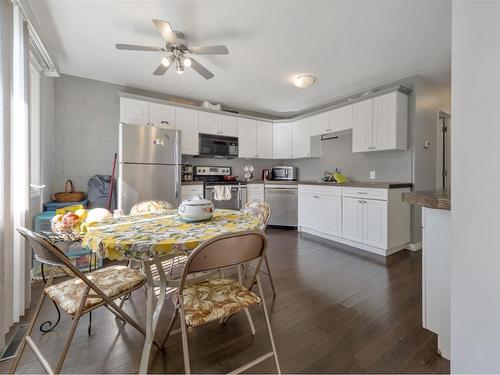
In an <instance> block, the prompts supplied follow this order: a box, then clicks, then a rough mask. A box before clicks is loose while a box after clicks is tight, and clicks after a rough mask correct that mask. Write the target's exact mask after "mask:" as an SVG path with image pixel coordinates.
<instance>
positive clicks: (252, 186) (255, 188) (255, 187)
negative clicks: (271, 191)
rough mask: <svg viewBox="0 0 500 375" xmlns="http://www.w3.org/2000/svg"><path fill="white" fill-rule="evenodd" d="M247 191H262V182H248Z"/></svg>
mask: <svg viewBox="0 0 500 375" xmlns="http://www.w3.org/2000/svg"><path fill="white" fill-rule="evenodd" d="M247 191H256V192H261V191H262V192H263V191H264V184H248V185H247Z"/></svg>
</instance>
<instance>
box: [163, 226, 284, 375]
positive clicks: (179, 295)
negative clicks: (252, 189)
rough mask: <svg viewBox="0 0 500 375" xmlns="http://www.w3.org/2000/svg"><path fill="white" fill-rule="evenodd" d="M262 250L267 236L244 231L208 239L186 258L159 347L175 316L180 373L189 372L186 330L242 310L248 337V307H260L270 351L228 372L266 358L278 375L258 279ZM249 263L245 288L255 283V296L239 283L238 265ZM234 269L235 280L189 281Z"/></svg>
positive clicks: (243, 369)
mask: <svg viewBox="0 0 500 375" xmlns="http://www.w3.org/2000/svg"><path fill="white" fill-rule="evenodd" d="M266 248H267V237H266V235H265V234H264V233H263V232H262V231H246V232H238V233H231V234H227V235H221V236H218V237H215V238H212V239H211V240H208V241H205V242H204V243H202V244H201V245H200V246H198V247H197V248H196V249H195V250H194V251H193V252H192V253H191V254H190V255H189V257H188V259H187V261H186V263H185V265H184V269H183V273H182V277H181V279H180V284H179V288H178V289H177V290H176V292H175V294H174V296H173V301H174V307H175V311H174V316H173V318H172V321H171V323H170V326H169V328H168V330H167V334H166V336H165V339H164V342H163V346H165V343H166V341H167V338H168V337H169V335H170V331H171V329H172V326H173V325H174V323H175V321H176V319H177V317H180V322H181V333H182V349H183V355H184V371H185V372H186V374H190V373H191V365H190V360H189V348H188V329H189V331H191V330H192V329H193V328H195V327H197V326H199V325H202V324H206V323H209V322H212V321H218V320H221V319H224V318H226V317H229V316H231V315H233V314H235V313H237V312H240V311H244V312H245V314H246V316H247V319H248V323H249V325H250V330H251V332H252V335H255V327H254V324H253V321H252V317H251V315H250V311H249V307H250V306H252V305H256V304H261V305H262V309H263V310H264V317H265V321H266V327H267V331H268V335H269V339H270V341H271V347H272V351H270V352H268V353H266V354H264V355H261V356H260V357H258V358H256V359H254V360H252V361H250V362H248V363H247V364H245V365H243V366H241V367H239V368H238V369H236V370H234V371H232V372H231V373H240V372H243V371H245V370H247V369H249V368H251V367H253V366H255V365H256V364H258V363H260V362H262V361H264V360H266V359H268V358H270V357H274V361H275V364H276V368H277V371H278V373H281V370H280V365H279V362H278V357H277V354H276V347H275V344H274V339H273V334H272V330H271V323H270V321H269V316H268V313H267V307H266V303H265V300H264V298H263V293H262V285H261V282H260V278H259V269H260V266H261V264H262V262H263V259H264V256H265V253H266ZM252 261H256V262H257V265H256V267H255V272H253V275H252V278H251V283H250V284H249V285H254V283H255V284H257V287H258V294H256V293H254V292H252V291H251V290H250V289H249V288H248V287H247V286H245V285H244V284H243V278H242V271H241V269H242V267H241V266H243V265H245V264H247V263H249V262H252ZM235 267H236V268H237V269H238V281H236V280H233V279H229V278H217V279H214V278H210V279H208V278H206V279H203V280H201V281H197V282H193V281H192V278H191V279H190V276H192V275H197V274H199V273H203V272H211V271H218V270H227V269H234V268H235ZM221 349H222V350H223V348H221Z"/></svg>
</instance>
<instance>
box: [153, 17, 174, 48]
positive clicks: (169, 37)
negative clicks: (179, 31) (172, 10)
mask: <svg viewBox="0 0 500 375" xmlns="http://www.w3.org/2000/svg"><path fill="white" fill-rule="evenodd" d="M153 23H154V24H155V26H156V27H157V28H158V30H159V31H160V33H161V35H162V36H163V39H165V40H166V41H167V42H168V43H169V44H175V33H174V32H173V30H172V28H171V27H170V24H169V23H168V22H167V21H163V20H153Z"/></svg>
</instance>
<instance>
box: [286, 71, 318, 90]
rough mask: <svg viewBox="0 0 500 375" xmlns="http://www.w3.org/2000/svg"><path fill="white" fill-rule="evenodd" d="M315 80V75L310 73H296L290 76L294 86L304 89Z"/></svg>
mask: <svg viewBox="0 0 500 375" xmlns="http://www.w3.org/2000/svg"><path fill="white" fill-rule="evenodd" d="M315 82H316V77H315V76H313V75H311V74H297V75H296V76H294V77H293V78H292V83H293V84H294V86H296V87H298V88H301V89H304V88H307V87H310V86H312V85H313V84H314V83H315Z"/></svg>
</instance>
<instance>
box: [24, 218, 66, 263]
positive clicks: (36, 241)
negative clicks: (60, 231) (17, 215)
mask: <svg viewBox="0 0 500 375" xmlns="http://www.w3.org/2000/svg"><path fill="white" fill-rule="evenodd" d="M17 232H18V233H19V234H20V235H21V236H23V237H24V239H25V240H26V241H27V242H28V243H29V244H30V246H31V248H32V249H33V251H34V252H35V256H36V259H37V260H38V261H39V262H40V263H45V264H49V265H57V266H60V265H63V263H62V261H61V260H60V258H59V257H57V256H56V255H54V254H53V252H52V251H51V250H50V249H49V247H54V246H53V245H52V244H50V243H49V242H48V241H46V240H45V239H44V238H43V237H42V236H40V235H39V234H36V233H35V232H32V231H31V230H29V229H27V228H24V227H18V228H17ZM54 248H55V249H56V250H55V251H57V252H59V253H61V251H60V250H59V249H57V248H56V247H54ZM61 254H62V253H61ZM62 255H64V254H62Z"/></svg>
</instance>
